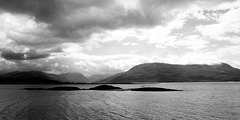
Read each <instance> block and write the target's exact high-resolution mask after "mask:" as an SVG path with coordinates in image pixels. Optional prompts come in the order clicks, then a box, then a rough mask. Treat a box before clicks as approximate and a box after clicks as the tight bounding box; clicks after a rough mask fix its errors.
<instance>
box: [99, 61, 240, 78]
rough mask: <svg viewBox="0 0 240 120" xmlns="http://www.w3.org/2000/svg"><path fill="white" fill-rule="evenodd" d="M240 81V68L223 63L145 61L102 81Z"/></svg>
mask: <svg viewBox="0 0 240 120" xmlns="http://www.w3.org/2000/svg"><path fill="white" fill-rule="evenodd" d="M221 81H240V70H239V69H237V68H233V67H232V66H230V65H228V64H226V63H221V64H216V65H197V64H193V65H176V64H165V63H145V64H140V65H137V66H135V67H133V68H131V69H130V70H128V71H127V72H124V73H121V74H117V75H115V76H112V77H109V78H106V79H104V80H102V81H100V82H101V83H136V82H221Z"/></svg>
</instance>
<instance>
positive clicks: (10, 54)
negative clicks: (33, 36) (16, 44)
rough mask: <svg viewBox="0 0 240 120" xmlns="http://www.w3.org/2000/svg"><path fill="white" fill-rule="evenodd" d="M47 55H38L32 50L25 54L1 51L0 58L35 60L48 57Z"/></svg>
mask: <svg viewBox="0 0 240 120" xmlns="http://www.w3.org/2000/svg"><path fill="white" fill-rule="evenodd" d="M49 56H50V54H48V53H38V52H36V51H34V50H30V51H29V52H26V53H15V52H13V51H10V50H3V51H2V54H1V57H3V58H4V59H6V60H35V59H42V58H47V57H49Z"/></svg>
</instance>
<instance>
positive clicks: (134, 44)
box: [123, 42, 138, 46]
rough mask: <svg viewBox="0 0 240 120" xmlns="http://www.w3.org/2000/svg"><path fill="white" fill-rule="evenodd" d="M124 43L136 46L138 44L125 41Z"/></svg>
mask: <svg viewBox="0 0 240 120" xmlns="http://www.w3.org/2000/svg"><path fill="white" fill-rule="evenodd" d="M123 45H126V46H127V45H130V46H136V45H138V43H135V42H125V43H123Z"/></svg>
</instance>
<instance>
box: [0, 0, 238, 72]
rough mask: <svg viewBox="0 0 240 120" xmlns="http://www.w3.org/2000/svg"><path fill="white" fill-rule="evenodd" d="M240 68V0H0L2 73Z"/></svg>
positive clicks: (0, 62)
mask: <svg viewBox="0 0 240 120" xmlns="http://www.w3.org/2000/svg"><path fill="white" fill-rule="evenodd" d="M151 62H161V63H171V64H218V63H221V62H225V63H228V64H230V65H232V66H233V67H237V68H240V0H0V72H1V73H6V72H11V71H16V70H18V71H29V70H38V71H44V72H49V73H55V74H59V73H66V72H80V73H82V74H84V75H86V76H90V75H92V74H114V73H119V72H122V71H126V70H128V69H130V68H131V67H133V66H135V65H138V64H141V63H151Z"/></svg>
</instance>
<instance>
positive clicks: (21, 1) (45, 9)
mask: <svg viewBox="0 0 240 120" xmlns="http://www.w3.org/2000/svg"><path fill="white" fill-rule="evenodd" d="M56 1H57V0H0V8H1V9H2V10H5V11H8V12H13V13H22V14H29V15H32V16H35V17H36V19H37V20H39V21H44V22H50V21H52V20H53V19H56V18H55V17H58V15H59V13H60V10H61V9H59V8H61V6H59V5H60V4H58V3H57V2H56Z"/></svg>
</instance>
